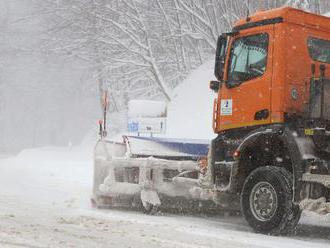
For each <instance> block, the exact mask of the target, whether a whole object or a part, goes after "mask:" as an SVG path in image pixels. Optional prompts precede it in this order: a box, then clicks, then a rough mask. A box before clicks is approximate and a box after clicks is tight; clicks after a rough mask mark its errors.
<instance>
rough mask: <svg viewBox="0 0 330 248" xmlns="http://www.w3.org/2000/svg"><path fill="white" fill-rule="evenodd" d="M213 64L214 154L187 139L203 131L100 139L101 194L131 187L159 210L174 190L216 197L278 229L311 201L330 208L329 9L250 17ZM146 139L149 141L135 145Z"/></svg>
mask: <svg viewBox="0 0 330 248" xmlns="http://www.w3.org/2000/svg"><path fill="white" fill-rule="evenodd" d="M214 72H215V76H216V78H217V81H211V82H210V88H211V89H212V90H214V91H215V92H216V93H217V98H216V99H215V101H214V112H213V129H214V132H215V133H217V134H218V135H217V137H216V138H215V139H214V140H212V142H211V144H210V145H209V147H208V149H207V150H208V153H207V152H206V153H207V162H206V163H205V159H204V160H203V161H204V163H199V162H198V157H199V155H198V154H197V153H196V152H195V153H194V155H191V154H192V153H189V151H188V149H183V148H187V147H188V146H189V147H190V148H195V147H197V144H196V142H195V141H194V142H193V141H190V143H189V144H188V142H184V141H180V142H178V141H177V140H175V141H173V140H172V141H169V140H157V139H151V138H150V139H147V138H144V139H142V138H136V137H135V138H134V137H125V138H124V141H123V143H121V144H116V143H114V142H112V143H111V142H109V141H105V140H104V139H101V140H100V141H99V142H98V144H97V146H96V149H95V154H96V155H95V165H94V166H95V168H94V171H95V172H94V198H93V199H94V202H96V204H98V205H101V204H106V203H108V205H112V206H113V205H115V206H117V203H118V199H119V198H120V197H121V198H123V197H124V195H125V196H127V195H130V196H132V197H131V198H132V199H135V202H141V200H142V203H143V207H144V208H145V209H146V210H148V211H149V212H150V211H151V210H154V209H155V207H156V206H158V207H159V206H162V205H163V204H165V203H166V201H165V200H164V199H165V196H168V197H169V198H171V197H178V196H180V197H183V198H185V199H187V198H189V199H193V200H199V201H201V202H203V201H211V202H212V203H214V204H215V205H217V206H226V208H227V209H228V207H229V208H231V209H235V208H236V207H238V208H239V209H240V210H241V212H242V214H243V216H244V217H245V219H246V220H247V222H248V223H249V225H250V226H251V227H252V228H253V229H254V230H255V231H256V232H260V233H265V234H273V235H280V234H287V233H290V232H292V231H293V230H294V229H295V227H296V225H297V223H298V221H299V218H300V214H301V211H302V210H309V211H314V212H317V213H319V214H326V213H329V212H330V18H327V17H324V16H319V15H315V14H312V13H307V12H304V11H301V10H298V9H293V8H289V7H285V8H279V9H274V10H269V11H261V12H257V13H256V14H254V15H252V16H249V17H247V18H244V19H242V20H240V21H238V22H237V23H236V24H235V25H234V27H233V29H232V31H231V32H228V33H224V34H222V35H221V36H220V37H219V39H218V42H217V49H216V59H215V71H214ZM141 139H142V140H141ZM138 141H139V142H140V144H141V142H142V141H143V147H144V148H146V147H148V149H144V152H140V153H139V152H137V151H134V150H137V148H141V146H140V145H138ZM198 145H199V147H202V146H201V145H202V144H198ZM162 146H163V147H166V149H164V150H163V153H160V148H161V147H162ZM107 147H108V148H107ZM155 147H156V148H157V149H156V148H155ZM173 147H180V149H181V150H180V152H178V151H175V152H174V150H173V149H172V148H173ZM152 148H154V149H156V150H155V151H154V152H153V153H152V152H151V151H152ZM104 151H106V154H107V156H104V155H102V154H104V153H105V152H104ZM199 151H200V149H199ZM206 153H201V154H200V155H203V154H204V156H206ZM189 154H190V155H189ZM197 155H198V156H197ZM199 164H200V165H202V166H200V168H199V167H198V165H199ZM205 164H207V168H205ZM203 165H204V166H203ZM196 168H197V169H196ZM125 178H126V179H125ZM119 181H120V182H119ZM123 189H125V190H123ZM137 195H138V196H139V197H138V199H137V198H136V196H137ZM133 196H134V197H133ZM140 196H141V197H140ZM163 196H164V197H163ZM136 199H137V200H136ZM133 201H134V200H132V202H133Z"/></svg>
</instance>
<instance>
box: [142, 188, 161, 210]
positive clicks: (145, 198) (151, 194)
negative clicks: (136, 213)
mask: <svg viewBox="0 0 330 248" xmlns="http://www.w3.org/2000/svg"><path fill="white" fill-rule="evenodd" d="M141 201H142V204H143V206H144V207H145V208H147V205H148V203H149V204H151V205H153V206H160V204H161V202H160V199H159V196H158V194H157V192H156V191H154V190H147V189H142V191H141Z"/></svg>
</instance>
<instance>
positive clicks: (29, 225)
mask: <svg viewBox="0 0 330 248" xmlns="http://www.w3.org/2000/svg"><path fill="white" fill-rule="evenodd" d="M91 151H92V149H90V147H86V148H85V149H84V148H79V149H77V148H72V149H68V148H42V149H35V150H27V151H24V152H22V153H21V154H19V155H18V156H17V157H12V158H8V157H7V158H2V159H0V188H1V191H0V247H1V248H2V247H33V248H34V247H38V248H39V247H65V248H66V247H86V248H87V247H88V248H91V247H137V248H140V247H145V248H149V247H178V248H181V247H187V248H197V247H203V248H204V247H290V248H294V247H299V248H301V247H330V244H329V243H330V216H323V217H318V216H312V215H311V214H308V215H306V214H304V216H303V218H302V221H301V224H300V225H299V226H298V233H297V235H296V236H293V237H268V236H263V235H260V234H255V233H253V232H252V231H251V230H250V228H249V227H248V226H247V225H246V223H245V222H244V220H243V219H242V218H241V217H223V216H216V217H205V218H203V217H191V216H178V215H172V214H162V215H158V216H146V215H143V214H142V213H139V212H134V211H121V210H95V209H92V208H91V207H90V205H89V197H90V192H91V183H92V159H91V158H92V155H91Z"/></svg>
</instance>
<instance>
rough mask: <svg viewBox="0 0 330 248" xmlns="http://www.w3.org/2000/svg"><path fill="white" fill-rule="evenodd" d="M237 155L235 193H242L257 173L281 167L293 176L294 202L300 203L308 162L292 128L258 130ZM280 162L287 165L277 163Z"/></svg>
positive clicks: (233, 180)
mask: <svg viewBox="0 0 330 248" xmlns="http://www.w3.org/2000/svg"><path fill="white" fill-rule="evenodd" d="M237 151H238V154H239V157H238V158H237V159H236V165H235V168H233V170H234V172H233V173H232V178H231V182H232V183H233V185H234V191H236V192H238V193H241V190H242V188H243V184H244V181H245V179H246V178H247V177H248V175H249V174H250V173H251V172H252V171H253V170H255V169H257V168H259V167H262V166H267V165H268V166H278V167H283V168H285V169H286V170H288V171H289V172H291V173H292V175H293V192H294V196H293V199H294V201H295V202H298V201H299V200H300V189H301V186H302V185H301V184H302V183H301V180H300V179H301V178H302V174H303V168H304V160H303V154H302V152H301V149H299V144H298V141H297V139H296V133H295V132H293V131H292V130H290V129H289V128H288V127H277V126H275V127H268V128H262V129H258V130H255V131H253V132H252V133H250V134H249V135H247V136H246V137H245V138H244V139H243V141H242V142H241V143H240V145H239V146H238V148H237ZM278 154H279V157H276V156H277V155H278ZM271 159H273V160H271ZM280 159H282V160H283V161H284V162H282V161H278V162H277V160H280ZM274 160H275V161H274Z"/></svg>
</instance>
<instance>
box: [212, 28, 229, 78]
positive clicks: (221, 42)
mask: <svg viewBox="0 0 330 248" xmlns="http://www.w3.org/2000/svg"><path fill="white" fill-rule="evenodd" d="M226 50H227V35H223V34H222V35H220V36H219V38H218V41H217V49H216V52H215V66H214V75H215V77H216V79H218V81H222V80H223V76H224V69H225V62H226Z"/></svg>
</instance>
